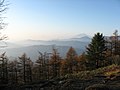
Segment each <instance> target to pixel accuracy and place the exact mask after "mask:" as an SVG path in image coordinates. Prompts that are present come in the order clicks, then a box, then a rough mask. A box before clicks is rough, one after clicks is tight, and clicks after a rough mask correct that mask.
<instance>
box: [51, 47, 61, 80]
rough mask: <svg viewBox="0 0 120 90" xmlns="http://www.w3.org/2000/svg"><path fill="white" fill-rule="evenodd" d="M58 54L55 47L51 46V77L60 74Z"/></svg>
mask: <svg viewBox="0 0 120 90" xmlns="http://www.w3.org/2000/svg"><path fill="white" fill-rule="evenodd" d="M60 60H61V58H60V56H59V53H58V52H57V49H54V48H53V52H52V55H51V58H50V62H49V64H50V73H51V76H52V78H53V77H59V76H60Z"/></svg>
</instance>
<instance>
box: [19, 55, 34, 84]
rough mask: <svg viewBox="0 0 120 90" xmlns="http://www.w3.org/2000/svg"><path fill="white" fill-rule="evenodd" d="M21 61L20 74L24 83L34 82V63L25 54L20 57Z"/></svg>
mask: <svg viewBox="0 0 120 90" xmlns="http://www.w3.org/2000/svg"><path fill="white" fill-rule="evenodd" d="M19 59H20V61H19V66H20V72H21V73H20V74H21V77H22V79H23V83H29V82H32V67H31V66H32V61H31V60H30V58H29V57H27V55H26V54H25V53H24V54H23V55H22V56H21V57H19Z"/></svg>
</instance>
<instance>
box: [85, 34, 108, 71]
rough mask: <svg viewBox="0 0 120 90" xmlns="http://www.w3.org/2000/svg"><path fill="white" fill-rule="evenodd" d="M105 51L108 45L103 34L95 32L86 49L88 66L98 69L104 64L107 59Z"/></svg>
mask: <svg viewBox="0 0 120 90" xmlns="http://www.w3.org/2000/svg"><path fill="white" fill-rule="evenodd" d="M105 51H106V46H105V40H104V36H103V34H100V33H97V34H95V35H94V37H93V38H92V41H91V43H90V44H89V45H88V47H87V51H86V56H87V62H86V63H87V64H86V65H87V67H88V68H91V69H96V68H99V67H101V66H103V65H104V60H105Z"/></svg>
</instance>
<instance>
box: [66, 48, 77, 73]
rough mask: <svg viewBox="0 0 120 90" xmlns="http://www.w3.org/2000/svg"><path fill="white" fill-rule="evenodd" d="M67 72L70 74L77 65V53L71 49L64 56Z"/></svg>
mask: <svg viewBox="0 0 120 90" xmlns="http://www.w3.org/2000/svg"><path fill="white" fill-rule="evenodd" d="M66 63H67V71H68V73H69V74H72V73H73V72H74V70H75V66H76V65H77V53H76V51H75V49H74V48H73V47H70V48H69V50H68V52H67V54H66Z"/></svg>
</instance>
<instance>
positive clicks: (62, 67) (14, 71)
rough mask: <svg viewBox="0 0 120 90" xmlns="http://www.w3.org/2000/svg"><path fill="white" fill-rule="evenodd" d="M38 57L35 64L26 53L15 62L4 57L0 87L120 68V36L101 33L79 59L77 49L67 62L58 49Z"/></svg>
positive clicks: (70, 54) (2, 59) (0, 68)
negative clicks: (1, 85)
mask: <svg viewBox="0 0 120 90" xmlns="http://www.w3.org/2000/svg"><path fill="white" fill-rule="evenodd" d="M38 53H39V56H38V59H37V60H36V61H35V62H33V61H32V60H31V59H30V57H28V56H27V55H26V54H25V53H24V54H23V55H22V56H20V57H18V58H17V59H16V60H12V61H10V60H9V59H8V58H7V56H6V55H5V53H3V54H2V55H1V56H0V84H10V85H11V84H18V85H19V84H28V83H32V82H33V83H34V82H39V81H41V80H49V79H54V78H60V77H64V76H65V75H67V74H75V73H78V72H81V71H85V70H94V69H97V68H101V67H104V66H108V65H111V64H118V65H119V64H120V40H119V36H118V34H117V32H115V34H114V36H111V37H104V36H103V34H100V33H97V34H95V35H94V37H93V38H92V41H91V43H90V44H89V45H88V46H87V47H86V51H85V52H83V53H82V54H81V55H77V53H76V51H75V49H74V48H73V47H70V48H69V50H68V52H67V53H66V57H65V58H61V57H60V55H59V52H58V51H57V49H55V48H53V51H52V53H46V52H45V53H41V52H38Z"/></svg>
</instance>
